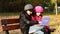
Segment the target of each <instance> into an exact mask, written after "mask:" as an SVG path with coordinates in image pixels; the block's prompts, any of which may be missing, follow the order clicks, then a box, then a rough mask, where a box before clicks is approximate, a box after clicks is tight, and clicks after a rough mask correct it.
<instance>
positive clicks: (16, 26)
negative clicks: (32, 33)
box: [3, 25, 20, 31]
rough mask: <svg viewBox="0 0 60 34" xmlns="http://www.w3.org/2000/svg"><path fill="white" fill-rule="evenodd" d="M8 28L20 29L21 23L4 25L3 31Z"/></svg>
mask: <svg viewBox="0 0 60 34" xmlns="http://www.w3.org/2000/svg"><path fill="white" fill-rule="evenodd" d="M6 28H7V30H14V29H19V28H20V26H19V25H10V26H3V31H6Z"/></svg>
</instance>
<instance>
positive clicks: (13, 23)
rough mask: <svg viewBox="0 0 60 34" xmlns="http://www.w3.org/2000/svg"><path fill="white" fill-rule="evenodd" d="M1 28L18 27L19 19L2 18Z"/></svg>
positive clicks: (10, 28) (11, 28) (12, 28)
mask: <svg viewBox="0 0 60 34" xmlns="http://www.w3.org/2000/svg"><path fill="white" fill-rule="evenodd" d="M1 23H2V27H3V30H4V31H6V30H14V29H19V28H20V26H19V19H2V20H1Z"/></svg>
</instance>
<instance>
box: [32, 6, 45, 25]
mask: <svg viewBox="0 0 60 34" xmlns="http://www.w3.org/2000/svg"><path fill="white" fill-rule="evenodd" d="M43 12H44V10H43V8H42V7H41V6H36V7H35V8H34V13H35V15H34V16H32V21H35V20H36V21H38V23H39V24H41V23H42V22H41V21H42V17H43V16H42V14H43Z"/></svg>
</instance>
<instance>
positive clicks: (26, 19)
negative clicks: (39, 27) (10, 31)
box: [20, 11, 38, 34]
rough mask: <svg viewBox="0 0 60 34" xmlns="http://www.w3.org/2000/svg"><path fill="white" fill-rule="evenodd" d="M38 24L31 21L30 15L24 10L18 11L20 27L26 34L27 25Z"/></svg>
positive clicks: (27, 30)
mask: <svg viewBox="0 0 60 34" xmlns="http://www.w3.org/2000/svg"><path fill="white" fill-rule="evenodd" d="M34 24H38V23H37V21H31V15H30V16H29V15H27V14H26V12H24V11H21V12H20V28H21V32H22V33H23V34H28V32H29V27H30V26H31V25H34Z"/></svg>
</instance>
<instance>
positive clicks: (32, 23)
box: [20, 14, 38, 25]
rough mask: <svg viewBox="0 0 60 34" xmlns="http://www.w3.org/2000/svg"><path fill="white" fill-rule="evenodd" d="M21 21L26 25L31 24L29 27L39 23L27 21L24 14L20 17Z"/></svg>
mask: <svg viewBox="0 0 60 34" xmlns="http://www.w3.org/2000/svg"><path fill="white" fill-rule="evenodd" d="M20 19H21V21H22V20H23V21H24V22H25V23H26V24H29V25H34V24H38V22H37V21H29V20H27V19H26V18H25V15H24V14H22V15H20Z"/></svg>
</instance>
